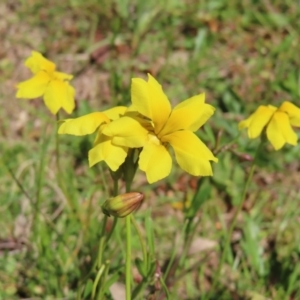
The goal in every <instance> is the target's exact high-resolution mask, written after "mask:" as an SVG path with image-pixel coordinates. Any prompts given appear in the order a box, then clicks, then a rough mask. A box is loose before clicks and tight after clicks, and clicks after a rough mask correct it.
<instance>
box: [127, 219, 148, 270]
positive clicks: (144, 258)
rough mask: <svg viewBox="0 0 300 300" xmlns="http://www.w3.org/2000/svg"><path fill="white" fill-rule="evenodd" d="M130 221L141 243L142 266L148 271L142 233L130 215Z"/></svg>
mask: <svg viewBox="0 0 300 300" xmlns="http://www.w3.org/2000/svg"><path fill="white" fill-rule="evenodd" d="M131 221H132V224H133V226H134V227H135V229H136V231H137V234H138V236H139V239H140V243H141V246H142V251H143V260H144V265H145V266H146V269H148V257H147V247H146V244H145V241H144V239H143V235H142V232H141V230H140V227H139V225H138V224H137V222H136V220H135V218H134V216H133V214H131Z"/></svg>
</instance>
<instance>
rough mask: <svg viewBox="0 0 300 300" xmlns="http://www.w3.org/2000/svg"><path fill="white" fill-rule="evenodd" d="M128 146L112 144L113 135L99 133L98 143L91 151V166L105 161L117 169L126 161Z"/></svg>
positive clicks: (111, 167)
mask: <svg viewBox="0 0 300 300" xmlns="http://www.w3.org/2000/svg"><path fill="white" fill-rule="evenodd" d="M127 151H128V148H126V147H119V146H115V145H113V144H112V141H111V137H107V136H105V135H103V134H99V135H98V144H97V145H96V146H95V147H94V148H92V149H91V150H90V151H89V166H90V167H92V166H93V165H95V164H96V163H98V162H100V161H105V162H106V164H107V165H108V166H109V168H110V169H111V170H113V171H116V170H117V169H118V168H119V167H120V165H121V164H123V162H124V161H125V158H126V156H127Z"/></svg>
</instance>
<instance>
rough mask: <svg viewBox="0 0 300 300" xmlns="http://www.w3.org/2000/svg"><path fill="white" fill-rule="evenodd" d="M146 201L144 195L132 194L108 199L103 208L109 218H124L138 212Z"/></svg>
mask: <svg viewBox="0 0 300 300" xmlns="http://www.w3.org/2000/svg"><path fill="white" fill-rule="evenodd" d="M143 199H144V195H143V194H142V193H137V192H132V193H126V194H122V195H119V196H117V197H114V198H109V199H107V200H106V201H105V202H104V203H103V204H102V206H101V208H102V211H103V213H104V214H105V215H107V216H109V217H110V216H114V217H118V218H124V217H126V216H128V215H129V214H131V213H132V212H134V211H135V210H137V209H138V208H139V207H140V206H141V204H142V202H143Z"/></svg>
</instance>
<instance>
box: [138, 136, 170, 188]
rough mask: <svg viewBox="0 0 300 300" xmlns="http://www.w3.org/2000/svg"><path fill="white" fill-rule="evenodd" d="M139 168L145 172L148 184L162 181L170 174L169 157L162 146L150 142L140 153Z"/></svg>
mask: <svg viewBox="0 0 300 300" xmlns="http://www.w3.org/2000/svg"><path fill="white" fill-rule="evenodd" d="M139 168H140V169H141V170H142V171H145V173H146V176H147V180H148V182H149V183H153V182H155V181H158V180H160V179H163V178H165V177H167V176H168V175H169V174H170V172H171V169H172V158H171V155H170V153H169V151H168V150H167V149H166V147H165V146H164V145H161V144H160V143H155V142H153V141H151V140H150V141H149V142H148V143H147V144H145V146H144V148H143V150H142V152H141V153H140V159H139Z"/></svg>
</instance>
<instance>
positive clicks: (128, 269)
mask: <svg viewBox="0 0 300 300" xmlns="http://www.w3.org/2000/svg"><path fill="white" fill-rule="evenodd" d="M130 177H131V176H130ZM130 177H127V180H126V182H125V185H126V193H129V192H130V189H131V183H132V180H133V177H134V175H133V176H132V177H131V178H130ZM130 220H131V216H130V215H128V216H126V217H125V223H126V262H125V287H126V300H131V222H130Z"/></svg>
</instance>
